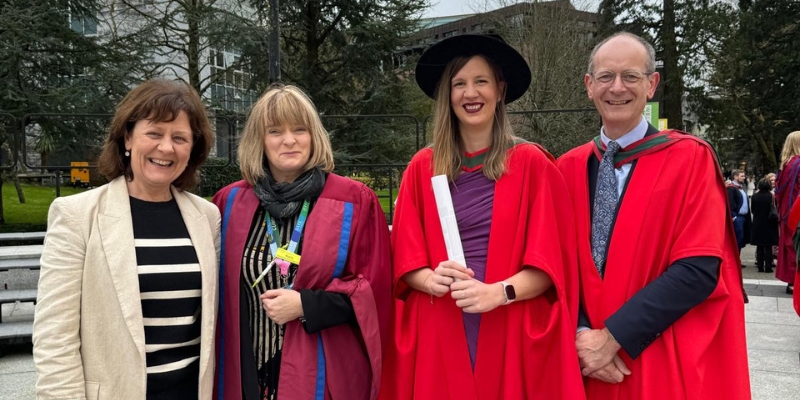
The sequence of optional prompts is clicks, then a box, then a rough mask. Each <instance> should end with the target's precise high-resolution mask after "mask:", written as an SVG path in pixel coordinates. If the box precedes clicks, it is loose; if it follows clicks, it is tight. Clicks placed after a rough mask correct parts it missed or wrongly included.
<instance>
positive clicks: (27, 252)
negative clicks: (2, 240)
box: [0, 244, 44, 260]
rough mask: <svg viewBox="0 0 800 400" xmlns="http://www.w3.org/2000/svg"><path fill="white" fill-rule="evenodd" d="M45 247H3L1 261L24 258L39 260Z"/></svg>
mask: <svg viewBox="0 0 800 400" xmlns="http://www.w3.org/2000/svg"><path fill="white" fill-rule="evenodd" d="M43 249H44V245H42V244H31V245H27V246H2V247H0V260H9V259H11V260H13V259H22V258H39V257H41V256H42V250H43Z"/></svg>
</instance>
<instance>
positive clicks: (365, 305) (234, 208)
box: [213, 174, 392, 400]
mask: <svg viewBox="0 0 800 400" xmlns="http://www.w3.org/2000/svg"><path fill="white" fill-rule="evenodd" d="M213 201H214V203H215V204H216V205H217V206H218V207H219V209H220V212H221V213H222V215H223V216H226V215H227V216H228V218H227V219H223V221H224V222H223V229H222V254H221V255H220V258H221V262H220V264H221V265H220V269H221V271H220V284H219V286H220V303H221V304H220V310H219V317H218V322H219V323H218V326H217V380H216V382H215V390H214V398H215V399H218V400H231V399H233V400H239V399H241V397H242V390H241V387H242V378H241V368H240V366H241V359H240V357H239V351H240V337H239V327H240V321H239V318H240V315H241V312H240V310H239V288H240V286H241V285H240V279H241V270H242V267H241V263H242V252H243V250H244V243H245V241H246V240H247V236H248V234H249V232H250V224H251V222H252V220H253V215H254V214H255V212H256V208H257V207H258V204H259V201H258V198H256V196H255V193H254V191H253V187H252V186H250V184H248V183H247V182H245V181H239V182H235V183H232V184H230V185H228V186H226V187H225V188H223V189H221V190H220V191H219V192H218V193H217V194H216V195H214V199H213ZM301 257H302V258H301V261H300V265H299V266H298V268H297V276H296V278H295V281H294V285H293V288H294V290H301V289H325V290H327V291H330V292H336V293H344V294H346V295H348V296H349V298H350V300H351V302H352V304H353V311H354V312H355V315H356V319H357V321H358V325H357V326H351V325H339V326H334V327H331V328H328V329H324V330H323V331H321V332H319V333H316V334H307V333H306V332H305V331H304V330H303V327H302V326H301V323H300V321H299V320H294V321H290V322H288V323H287V324H286V325H285V327H286V331H285V333H284V345H283V352H282V356H281V370H280V382H279V384H278V386H279V389H278V390H279V396H280V398H281V399H289V400H295V399H296V400H312V399H314V400H329V399H332V400H368V399H375V398H377V396H378V389H379V385H380V380H381V373H382V372H381V369H382V366H383V359H382V357H383V350H384V348H385V346H386V344H387V342H388V337H389V323H390V322H391V302H392V299H391V295H390V290H391V278H390V268H391V267H390V264H391V259H390V245H389V228H388V226H387V225H386V217H385V216H384V214H383V210H382V209H381V207H380V203H379V202H378V198H377V197H376V196H375V193H374V192H372V191H371V190H370V189H369V188H368V187H366V186H364V185H363V184H361V183H358V182H355V181H353V180H351V179H347V178H343V177H341V176H338V175H335V174H328V178H327V180H326V182H325V187H324V189H323V190H322V193H321V194H320V196H319V198H318V199H317V201H316V203H315V204H314V207H313V209H312V210H311V213H310V214H309V216H308V222H307V223H306V227H305V230H304V231H303V253H302V255H301Z"/></svg>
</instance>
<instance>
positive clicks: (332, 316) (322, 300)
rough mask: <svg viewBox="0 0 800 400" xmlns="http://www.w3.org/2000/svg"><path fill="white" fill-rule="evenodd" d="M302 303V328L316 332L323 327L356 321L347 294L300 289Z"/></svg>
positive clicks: (309, 331)
mask: <svg viewBox="0 0 800 400" xmlns="http://www.w3.org/2000/svg"><path fill="white" fill-rule="evenodd" d="M300 301H301V302H302V305H303V315H304V317H303V319H301V321H302V322H303V329H305V331H306V333H317V332H319V331H321V330H323V329H326V328H330V327H333V326H336V325H341V324H353V323H355V322H356V314H355V311H354V310H353V303H352V302H351V301H350V298H349V297H347V295H344V294H342V293H333V292H326V291H324V290H311V289H302V290H300Z"/></svg>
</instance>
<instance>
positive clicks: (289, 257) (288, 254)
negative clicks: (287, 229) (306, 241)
mask: <svg viewBox="0 0 800 400" xmlns="http://www.w3.org/2000/svg"><path fill="white" fill-rule="evenodd" d="M309 206H310V205H309V202H308V200H306V201H304V202H303V208H302V209H301V210H300V216H299V217H298V218H297V224H295V226H294V230H293V231H292V236H291V238H290V239H289V243H287V244H285V245H283V246H281V247H280V248H279V247H278V243H277V240H278V237H277V236H276V232H277V231H278V226H277V224H276V223H275V220H274V219H273V218H272V217H271V216H270V215H269V213H267V214H266V215H265V216H264V223H265V224H266V225H267V240H268V241H269V252H270V253H272V258H273V259H276V258H279V259H281V260H284V261H288V262H290V263H292V264H295V265H297V264H300V255H298V254H297V246H298V243H299V242H300V236H302V235H303V227H305V225H306V219H307V218H308V209H309ZM287 268H288V265H287ZM281 274H282V275H286V271H283V270H281Z"/></svg>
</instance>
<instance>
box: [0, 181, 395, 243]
mask: <svg viewBox="0 0 800 400" xmlns="http://www.w3.org/2000/svg"><path fill="white" fill-rule="evenodd" d="M84 190H86V189H78V188H73V187H69V186H64V187H61V196H69V195H71V194H75V193H80V192H82V191H84ZM22 191H23V192H24V193H25V204H20V202H19V199H18V198H17V191H16V190H15V189H14V183H13V182H5V183H3V215H4V216H5V219H6V223H5V225H0V232H34V231H43V230H45V229H46V228H47V210H48V209H49V208H50V203H52V202H53V200H54V199H55V198H56V188H55V187H51V186H38V185H24V184H23V185H22ZM376 193H377V195H378V200H380V202H381V207H382V208H383V212H384V213H385V214H386V215H389V202H390V201H394V199H396V198H397V189H394V190H392V196H393V198H392V199H391V200H390V199H389V191H388V190H379V191H377V192H376ZM209 199H210V198H209Z"/></svg>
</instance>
